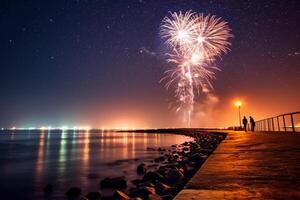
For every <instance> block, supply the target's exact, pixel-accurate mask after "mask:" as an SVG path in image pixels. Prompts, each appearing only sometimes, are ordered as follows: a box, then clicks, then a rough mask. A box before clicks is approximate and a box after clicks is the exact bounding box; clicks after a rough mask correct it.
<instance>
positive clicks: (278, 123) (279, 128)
mask: <svg viewBox="0 0 300 200" xmlns="http://www.w3.org/2000/svg"><path fill="white" fill-rule="evenodd" d="M277 126H278V131H280V125H279V117H278V116H277Z"/></svg>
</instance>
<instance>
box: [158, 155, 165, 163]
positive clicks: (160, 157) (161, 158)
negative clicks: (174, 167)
mask: <svg viewBox="0 0 300 200" xmlns="http://www.w3.org/2000/svg"><path fill="white" fill-rule="evenodd" d="M158 160H159V161H161V162H163V161H165V160H166V158H165V157H163V156H159V157H158Z"/></svg>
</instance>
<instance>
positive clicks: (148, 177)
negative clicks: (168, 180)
mask: <svg viewBox="0 0 300 200" xmlns="http://www.w3.org/2000/svg"><path fill="white" fill-rule="evenodd" d="M142 180H143V181H144V182H148V181H152V182H155V181H163V180H164V177H163V176H162V175H161V174H159V173H157V172H147V173H146V174H145V175H144V177H143V179H142Z"/></svg>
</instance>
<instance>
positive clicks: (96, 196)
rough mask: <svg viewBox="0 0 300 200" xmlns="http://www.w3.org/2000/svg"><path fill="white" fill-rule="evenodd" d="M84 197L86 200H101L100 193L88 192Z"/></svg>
mask: <svg viewBox="0 0 300 200" xmlns="http://www.w3.org/2000/svg"><path fill="white" fill-rule="evenodd" d="M85 197H86V198H87V199H88V200H101V197H102V195H101V193H100V192H89V193H88V194H87V195H86V196H85Z"/></svg>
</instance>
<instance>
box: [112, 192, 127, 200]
mask: <svg viewBox="0 0 300 200" xmlns="http://www.w3.org/2000/svg"><path fill="white" fill-rule="evenodd" d="M112 199H113V200H129V199H130V198H129V196H128V195H127V194H125V193H124V192H121V191H119V190H117V191H116V192H115V194H114V195H113V196H112Z"/></svg>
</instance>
